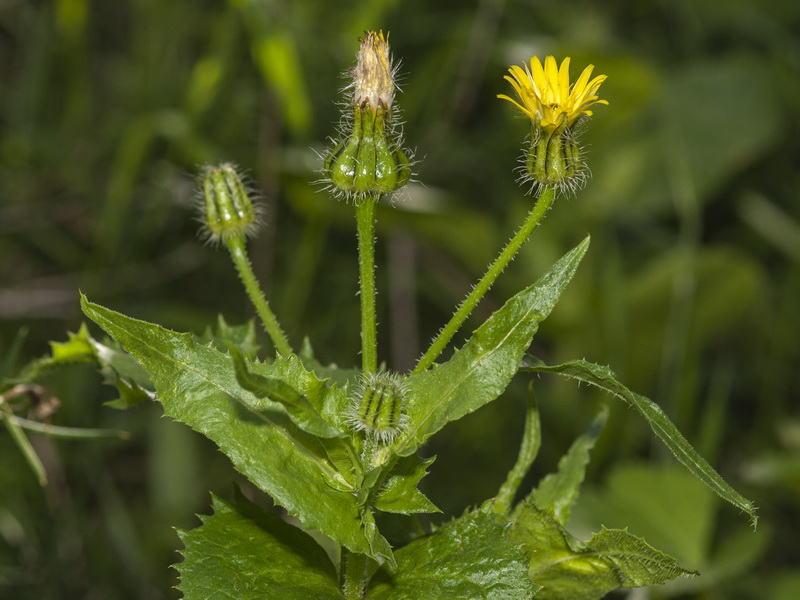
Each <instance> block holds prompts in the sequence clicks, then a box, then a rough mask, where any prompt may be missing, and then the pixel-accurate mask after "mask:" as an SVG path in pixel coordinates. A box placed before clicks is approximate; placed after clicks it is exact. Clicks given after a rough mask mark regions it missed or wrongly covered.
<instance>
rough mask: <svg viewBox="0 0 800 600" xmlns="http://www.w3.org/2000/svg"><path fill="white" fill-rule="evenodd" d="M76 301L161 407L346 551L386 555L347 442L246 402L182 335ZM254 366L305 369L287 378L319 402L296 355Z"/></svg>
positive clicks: (219, 360)
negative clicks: (149, 384) (145, 377)
mask: <svg viewBox="0 0 800 600" xmlns="http://www.w3.org/2000/svg"><path fill="white" fill-rule="evenodd" d="M81 305H82V307H83V310H84V312H85V313H86V315H87V316H88V317H89V318H91V319H93V320H94V321H95V322H96V323H97V324H98V325H100V326H101V327H102V328H103V329H105V330H106V331H107V332H108V334H109V335H111V336H112V337H113V338H115V339H116V340H117V341H119V342H120V343H121V344H122V345H123V347H124V348H125V350H126V351H127V352H129V353H130V354H131V355H133V356H134V357H135V358H136V359H137V360H138V361H139V362H140V363H141V365H142V366H143V367H144V369H145V370H146V371H147V373H148V374H149V375H150V377H151V379H152V381H153V383H154V385H155V387H156V391H157V393H158V400H159V401H160V402H161V403H162V405H163V406H164V412H165V414H167V415H168V416H170V417H172V418H173V419H176V420H178V421H181V422H182V423H186V424H187V425H189V426H191V427H192V428H193V429H195V430H196V431H199V432H200V433H202V434H203V435H205V436H206V437H208V438H209V439H211V440H213V441H214V442H215V443H216V444H217V445H218V446H219V447H220V450H222V451H223V452H224V453H225V454H226V455H227V456H228V457H229V458H230V459H231V462H232V463H233V466H234V467H235V468H236V469H237V470H238V471H239V472H241V473H242V474H244V475H245V476H246V477H248V478H249V479H250V481H252V482H253V483H254V484H256V485H257V486H258V487H259V488H261V489H262V490H264V491H265V492H266V493H268V494H270V495H271V496H272V497H273V498H274V499H275V501H276V502H277V503H278V504H280V505H281V506H283V507H285V508H286V509H287V510H288V511H289V513H290V514H292V515H294V516H296V517H297V518H298V519H300V521H301V522H302V523H303V524H304V525H305V526H306V527H308V528H311V529H317V530H318V531H320V532H322V533H324V534H325V535H327V536H329V537H331V538H333V539H334V540H336V541H337V542H339V543H341V544H343V545H344V546H346V547H347V548H348V549H350V550H352V551H354V552H359V553H362V554H368V555H369V556H372V557H375V556H376V555H377V554H382V555H384V556H386V557H387V558H389V560H391V548H390V546H389V544H388V542H387V541H386V540H385V539H384V538H383V537H382V536H381V535H380V534H379V533H378V531H377V529H376V528H375V526H374V520H373V518H372V515H371V513H370V512H369V511H368V510H366V509H365V508H364V507H363V506H361V505H360V504H359V503H358V501H357V499H356V497H355V494H354V492H356V487H355V485H354V483H353V481H354V480H355V479H356V476H357V474H356V473H353V472H352V470H354V469H358V468H359V467H358V465H357V463H356V462H355V461H354V460H353V459H350V460H348V459H347V458H346V457H347V456H348V455H349V456H351V457H353V456H354V455H353V452H352V449H348V448H347V447H346V445H347V444H348V442H346V441H345V440H342V439H340V438H333V439H330V440H325V439H320V438H317V437H314V436H311V435H308V434H307V433H305V432H303V431H302V430H300V429H299V428H298V427H296V426H295V425H294V424H293V423H292V421H291V420H290V419H289V418H288V417H287V416H286V415H285V414H284V413H282V412H279V411H277V410H275V411H254V410H250V409H248V408H247V407H249V406H252V405H254V403H256V402H257V399H256V398H255V397H254V396H253V395H252V394H251V393H250V392H248V391H247V390H245V389H243V388H242V387H241V386H240V385H239V384H238V382H237V381H236V374H235V369H234V364H233V360H232V359H231V357H230V356H228V355H225V354H222V353H221V352H219V351H218V350H216V349H214V348H213V347H211V346H206V345H202V344H200V343H199V342H197V341H196V340H195V339H194V338H193V337H192V336H191V335H189V334H179V333H175V332H172V331H169V330H167V329H164V328H163V327H160V326H158V325H153V324H150V323H145V322H144V321H138V320H136V319H132V318H130V317H126V316H124V315H121V314H119V313H116V312H114V311H112V310H109V309H107V308H103V307H102V306H99V305H97V304H93V303H91V302H89V301H88V300H87V299H86V298H85V297H83V298H82V299H81ZM253 368H256V367H255V366H254V367H253ZM258 369H259V370H260V371H261V373H262V374H268V375H274V376H277V377H280V376H281V375H280V374H281V373H282V371H281V370H280V369H286V373H289V374H290V375H291V376H292V377H295V374H297V373H301V371H302V373H305V374H306V376H305V377H302V376H300V375H298V376H297V377H296V378H293V379H290V380H289V383H290V384H291V385H293V387H295V389H297V390H298V391H300V392H301V393H302V394H303V395H304V396H305V397H306V398H308V399H309V401H311V400H312V399H316V400H319V401H320V402H325V399H324V398H321V397H320V393H319V392H320V387H319V386H322V387H325V386H324V384H322V382H320V381H319V380H318V379H316V377H314V376H313V374H309V373H307V372H306V371H305V369H303V368H302V365H301V364H300V361H299V360H297V359H296V358H293V359H288V360H285V361H283V362H279V361H277V360H276V362H275V363H273V364H272V365H263V364H261V365H260V366H258ZM293 369H299V370H301V371H296V372H295V371H293ZM302 373H301V374H302ZM337 393H338V392H332V394H334V395H336V394H337ZM312 404H313V402H312Z"/></svg>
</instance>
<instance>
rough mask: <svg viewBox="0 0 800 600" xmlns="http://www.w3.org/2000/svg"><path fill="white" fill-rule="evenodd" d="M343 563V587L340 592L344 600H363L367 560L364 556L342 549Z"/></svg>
mask: <svg viewBox="0 0 800 600" xmlns="http://www.w3.org/2000/svg"><path fill="white" fill-rule="evenodd" d="M342 561H344V586H343V589H342V591H343V592H344V597H345V599H346V600H363V598H364V589H365V588H366V587H367V565H368V564H369V563H368V561H369V559H368V558H367V556H366V555H365V554H358V553H356V552H350V551H349V550H346V549H344V548H342Z"/></svg>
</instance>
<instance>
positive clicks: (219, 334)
mask: <svg viewBox="0 0 800 600" xmlns="http://www.w3.org/2000/svg"><path fill="white" fill-rule="evenodd" d="M200 341H201V342H203V343H205V344H214V346H216V348H217V350H219V351H220V352H225V351H226V350H227V349H228V346H229V345H230V344H232V345H234V346H236V347H237V348H238V349H239V350H241V351H242V352H244V353H245V354H248V355H250V356H255V355H256V354H258V350H259V345H258V341H257V340H256V326H255V321H254V320H253V319H250V320H249V321H248V322H247V323H245V324H244V325H228V323H227V322H226V321H225V317H223V316H222V315H217V329H216V330H212V329H211V327H210V326H209V327H206V330H205V331H204V332H203V335H202V336H200Z"/></svg>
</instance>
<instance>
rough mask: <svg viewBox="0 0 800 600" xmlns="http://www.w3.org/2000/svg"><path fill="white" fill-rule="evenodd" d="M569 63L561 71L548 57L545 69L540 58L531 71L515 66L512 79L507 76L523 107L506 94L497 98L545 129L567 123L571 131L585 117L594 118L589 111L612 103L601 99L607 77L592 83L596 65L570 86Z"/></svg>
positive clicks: (532, 60) (534, 58)
mask: <svg viewBox="0 0 800 600" xmlns="http://www.w3.org/2000/svg"><path fill="white" fill-rule="evenodd" d="M569 60H570V59H569V57H567V58H565V59H564V60H563V61H562V63H561V67H558V65H557V64H556V59H555V58H553V57H552V56H548V57H547V58H545V60H544V66H542V63H541V61H540V60H539V58H538V57H536V56H532V57H531V64H530V67H528V65H526V64H525V63H524V62H523V63H522V66H523V67H525V69H524V70H523V69H522V68H520V67H518V66H516V65H514V66H512V67H511V68H510V69H509V70H508V72H509V73H510V75H506V76H505V79H507V80H508V82H509V83H510V84H511V86H512V87H513V88H514V90H515V91H516V92H517V96H519V99H520V101H521V102H522V103H521V104H520V103H519V102H517V101H516V100H514V99H513V98H510V97H508V96H506V95H505V94H498V96H497V97H498V98H502V99H503V100H508V101H509V102H511V103H512V104H514V106H516V107H517V108H519V109H520V110H521V111H522V112H524V113H525V114H526V115H528V117H530V119H531V120H532V121H534V122H536V123H538V124H539V125H540V126H541V127H543V128H548V127H558V126H560V125H562V124H563V123H564V122H565V121H566V122H567V127H569V126H570V125H571V124H572V123H574V122H575V121H576V120H577V119H578V118H579V117H580V116H581V115H588V116H591V114H592V111H591V110H589V107H591V106H593V105H595V104H608V101H606V100H601V99H600V98H599V97H598V96H597V90H598V89H599V88H600V85H601V84H602V83H603V82H604V81H605V80H606V77H607V76H606V75H598V76H597V77H595V78H594V79H592V80H591V81H589V77H591V76H592V71H593V70H594V65H589V66H588V67H586V68H585V69H584V70H583V73H581V76H580V77H578V80H577V81H576V82H575V83H574V84H572V85H570V82H569Z"/></svg>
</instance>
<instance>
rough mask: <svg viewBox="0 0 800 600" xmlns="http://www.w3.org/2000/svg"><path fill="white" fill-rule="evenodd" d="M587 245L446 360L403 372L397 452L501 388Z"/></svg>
mask: <svg viewBox="0 0 800 600" xmlns="http://www.w3.org/2000/svg"><path fill="white" fill-rule="evenodd" d="M588 247H589V238H588V237H587V238H586V239H585V240H583V242H581V243H580V244H579V245H578V246H576V247H575V248H574V249H573V250H572V251H570V252H569V253H567V254H566V255H565V256H563V257H562V258H561V259H560V260H559V261H558V262H557V263H556V264H555V265H553V267H552V268H551V269H550V271H548V272H547V273H546V274H545V275H544V276H543V277H542V278H541V279H539V280H538V281H537V282H536V283H535V284H533V285H532V286H530V287H528V288H526V289H524V290H523V291H521V292H519V293H518V294H517V295H515V296H513V297H512V298H511V299H510V300H509V301H508V302H506V303H505V305H504V306H503V307H502V308H501V309H500V310H498V311H497V312H495V313H494V314H493V315H492V316H491V317H489V319H488V320H487V321H486V322H485V323H484V324H483V325H481V326H480V327H479V328H478V329H477V330H476V331H475V333H474V334H473V335H472V337H471V338H470V339H469V341H468V342H467V343H466V344H465V345H464V347H463V348H461V349H460V350H457V351H456V352H455V353H454V354H453V356H452V358H451V359H450V360H449V361H447V362H446V363H445V364H442V365H434V367H433V368H432V369H430V370H428V371H425V372H423V373H419V374H417V375H412V376H411V377H409V378H408V380H407V381H408V388H407V389H408V401H407V407H408V408H407V411H406V412H407V415H408V427H407V428H406V429H405V430H404V431H403V433H402V434H401V435H400V438H399V439H398V441H397V442H396V444H395V449H396V451H397V452H398V454H400V455H402V456H407V455H409V454H411V453H413V452H414V451H415V450H416V449H417V448H419V447H420V446H421V445H422V444H424V443H425V441H426V440H427V439H428V438H429V437H430V436H431V435H433V434H434V433H436V432H437V431H439V430H440V429H441V428H442V427H444V426H445V425H446V424H447V423H448V422H449V421H455V420H457V419H460V418H461V417H463V416H465V415H467V414H469V413H471V412H472V411H474V410H476V409H478V408H480V407H481V406H483V405H484V404H486V403H488V402H491V401H492V400H494V399H495V398H497V397H498V396H500V394H502V393H503V391H504V390H505V389H506V386H508V383H509V382H510V381H511V378H512V377H513V376H514V374H515V373H516V372H517V369H518V367H519V364H520V360H521V359H522V356H523V354H524V353H525V351H526V350H527V349H528V347H529V346H530V344H531V340H532V339H533V335H534V334H535V333H536V330H537V329H538V327H539V323H540V322H542V321H543V320H544V319H545V318H546V317H547V316H548V315H549V314H550V311H552V310H553V307H554V306H555V305H556V302H557V301H558V298H559V296H560V295H561V292H563V290H564V288H565V287H566V285H567V284H568V283H569V281H570V280H571V279H572V276H573V275H574V274H575V270H576V269H577V268H578V264H579V263H580V261H581V259H582V258H583V255H584V254H585V253H586V250H587V248H588Z"/></svg>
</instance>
